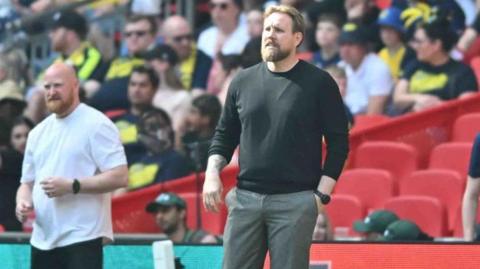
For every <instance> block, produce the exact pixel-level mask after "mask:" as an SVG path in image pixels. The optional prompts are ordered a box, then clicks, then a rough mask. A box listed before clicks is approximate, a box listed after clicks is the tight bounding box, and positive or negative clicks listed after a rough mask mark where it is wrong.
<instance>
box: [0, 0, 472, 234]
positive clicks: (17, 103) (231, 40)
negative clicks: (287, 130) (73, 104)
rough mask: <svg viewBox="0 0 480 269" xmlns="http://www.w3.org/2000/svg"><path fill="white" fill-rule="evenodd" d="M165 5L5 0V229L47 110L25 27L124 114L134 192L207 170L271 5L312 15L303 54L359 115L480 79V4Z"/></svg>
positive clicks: (204, 1) (398, 109)
mask: <svg viewBox="0 0 480 269" xmlns="http://www.w3.org/2000/svg"><path fill="white" fill-rule="evenodd" d="M165 2H169V1H142V0H131V1H127V0H101V1H95V3H94V4H86V5H78V7H76V6H73V5H72V4H71V2H70V1H67V0H63V1H62V0H57V1H49V0H36V1H35V0H30V1H20V0H11V1H8V0H0V11H1V12H0V126H1V128H0V130H1V131H0V133H1V134H0V136H1V139H2V140H1V144H0V146H1V147H2V150H1V155H0V156H1V157H0V158H1V159H0V160H1V162H0V173H1V175H7V176H5V177H3V176H2V178H1V179H2V183H4V184H3V185H4V186H5V188H4V187H2V188H1V190H2V193H3V191H5V193H7V192H11V193H10V196H11V197H10V196H8V195H7V194H5V195H3V194H1V199H2V201H1V202H0V212H2V215H0V223H2V224H4V226H6V227H7V228H8V227H14V228H13V229H18V223H17V226H15V225H12V226H10V224H8V221H10V220H11V219H12V218H13V219H14V217H13V213H12V212H10V213H5V214H3V212H9V211H8V210H3V208H2V207H3V206H5V208H10V207H11V205H10V204H8V202H5V201H7V200H9V199H12V201H11V202H12V203H13V198H12V197H13V196H14V190H15V189H16V188H17V187H18V181H16V180H15V179H16V178H19V175H20V169H21V165H19V164H21V156H22V153H23V149H24V144H25V139H26V136H27V135H28V131H29V130H31V129H32V128H33V127H34V125H35V124H37V123H39V122H40V121H42V120H43V119H44V118H45V117H46V116H47V110H46V109H45V102H44V98H45V97H44V91H43V89H42V77H43V71H42V69H41V68H40V69H38V68H37V67H38V66H37V65H38V63H34V62H33V61H31V60H29V59H30V58H29V57H31V55H29V51H28V50H26V49H24V48H22V46H20V45H18V46H17V45H16V43H15V42H17V41H18V40H17V38H16V37H17V36H18V33H20V32H21V33H26V34H27V36H33V35H38V34H40V35H45V36H48V39H49V43H50V48H51V52H52V53H51V56H50V61H47V62H45V64H44V67H46V66H47V65H48V64H50V63H51V62H67V63H69V64H71V65H72V66H74V67H75V69H76V71H77V76H78V77H79V79H80V81H81V89H82V91H81V92H82V94H81V98H82V101H83V102H85V103H87V104H89V105H91V106H93V107H95V108H97V109H98V110H100V111H103V112H105V113H106V114H107V115H108V116H109V117H110V118H111V119H112V120H113V121H114V122H115V124H116V126H117V127H118V128H119V130H120V134H121V139H122V142H123V144H124V147H125V150H126V153H127V158H128V162H129V167H130V174H129V175H130V182H129V187H128V190H132V189H138V188H141V187H145V186H149V185H151V184H154V183H158V182H163V181H167V180H171V179H175V178H178V177H182V176H185V175H187V174H189V173H191V172H193V171H201V170H202V169H204V168H205V166H206V158H207V149H208V146H209V143H210V139H211V137H212V135H213V132H214V128H215V125H216V122H217V121H218V118H219V115H220V113H221V110H222V105H223V103H224V100H225V96H226V92H227V90H228V87H229V85H230V82H231V81H232V79H233V77H234V76H235V74H236V73H237V72H238V71H239V70H241V69H243V68H248V67H250V66H252V65H254V64H256V63H258V62H260V61H261V56H260V45H261V33H262V24H263V18H262V13H263V10H264V9H265V8H266V7H267V6H268V5H274V4H287V5H293V6H295V7H296V8H297V9H299V10H300V11H301V12H302V13H303V14H304V16H305V18H306V20H307V22H308V23H307V26H308V29H307V33H306V36H305V39H306V40H305V41H306V42H303V44H302V45H301V46H300V47H299V48H298V53H299V57H300V58H301V59H303V60H305V61H309V62H311V63H312V64H314V65H316V66H318V67H319V68H324V69H326V70H327V71H328V72H329V73H330V74H331V75H332V77H333V78H334V79H335V80H336V82H337V83H338V85H339V88H340V91H341V95H342V97H343V98H344V102H345V110H346V113H347V115H348V118H349V120H350V124H351V125H353V124H354V118H355V116H357V115H371V114H384V115H388V116H397V115H402V114H404V113H411V112H416V111H421V110H424V109H428V108H431V107H434V106H437V105H439V104H441V103H443V102H445V101H448V100H452V99H456V98H462V97H464V96H468V95H470V94H472V93H473V92H476V91H477V88H478V83H477V80H476V77H475V74H474V72H473V70H472V69H471V68H470V67H469V65H468V63H463V62H462V61H461V56H462V53H463V52H464V51H465V50H466V49H468V46H469V45H470V44H471V43H472V40H473V39H474V38H475V37H476V36H477V33H478V30H480V19H478V18H476V14H475V10H476V9H475V3H474V1H455V0H393V1H391V4H390V6H388V7H382V8H383V10H381V9H380V8H379V7H378V6H377V5H376V4H375V1H373V0H343V1H342V0H323V1H313V0H278V1H273V0H198V1H193V2H194V4H193V5H192V8H195V11H196V13H195V14H196V16H195V19H194V20H193V21H189V19H191V18H187V17H185V16H183V14H180V13H175V6H171V5H170V4H167V3H165ZM119 15H120V17H122V19H121V20H120V21H122V22H123V23H118V21H119V20H118V16H119ZM99 17H107V18H110V17H111V18H115V19H111V20H108V19H107V20H95V18H99ZM26 18H30V20H27V19H26ZM19 22H20V23H19ZM28 22H29V23H28ZM19 25H20V26H19ZM477 29H478V30H477ZM111 30H113V31H111ZM112 33H113V34H112ZM37 69H38V70H37ZM9 163H12V165H7V164H9ZM7 190H10V191H7ZM124 191H125V190H124ZM122 192H123V191H122ZM119 193H120V192H119ZM9 197H10V198H9ZM3 200H5V201H3ZM180 209H182V208H181V207H179V208H178V210H180ZM9 214H10V215H9ZM4 215H5V216H4ZM7 215H9V216H7ZM9 218H10V219H9ZM402 225H403V226H402V227H405V225H406V224H402ZM15 227H16V228H15ZM318 234H320V233H318ZM321 237H323V236H321ZM327 238H330V237H328V236H327Z"/></svg>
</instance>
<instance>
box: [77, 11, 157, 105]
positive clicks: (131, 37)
mask: <svg viewBox="0 0 480 269" xmlns="http://www.w3.org/2000/svg"><path fill="white" fill-rule="evenodd" d="M156 33H157V24H156V22H155V20H154V19H153V18H152V17H147V16H136V15H134V16H131V17H129V18H128V19H127V22H126V25H125V32H124V37H125V39H126V43H127V49H128V57H118V58H115V59H114V60H113V62H112V63H111V64H110V67H109V68H108V71H107V74H106V77H105V82H104V83H103V85H101V87H99V86H100V85H84V87H85V90H86V91H87V96H91V98H90V101H89V102H90V104H91V105H92V106H94V107H95V108H97V109H98V110H100V111H108V110H113V109H127V108H128V106H129V103H128V94H127V91H128V90H127V89H128V79H129V77H130V74H131V73H132V70H133V68H135V67H137V66H140V65H143V64H144V60H143V59H141V58H140V56H141V54H142V53H144V52H145V51H147V50H149V49H152V48H153V47H154V44H155V36H156ZM97 89H98V91H97Z"/></svg>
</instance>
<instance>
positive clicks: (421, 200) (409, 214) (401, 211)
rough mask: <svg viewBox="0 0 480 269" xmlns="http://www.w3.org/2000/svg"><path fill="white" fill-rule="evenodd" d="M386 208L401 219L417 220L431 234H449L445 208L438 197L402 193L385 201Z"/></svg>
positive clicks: (435, 235) (441, 235)
mask: <svg viewBox="0 0 480 269" xmlns="http://www.w3.org/2000/svg"><path fill="white" fill-rule="evenodd" d="M385 209H387V210H390V211H393V212H395V213H396V214H397V215H398V217H399V218H401V219H407V220H410V221H413V222H415V223H416V224H417V225H418V226H419V227H420V228H421V229H422V231H424V232H425V233H427V234H428V235H430V236H433V237H443V236H447V235H448V233H447V219H446V214H445V208H444V207H443V205H442V203H441V202H440V201H439V200H438V199H437V198H433V197H429V196H420V195H401V196H397V197H393V198H390V199H389V200H388V201H387V202H386V203H385Z"/></svg>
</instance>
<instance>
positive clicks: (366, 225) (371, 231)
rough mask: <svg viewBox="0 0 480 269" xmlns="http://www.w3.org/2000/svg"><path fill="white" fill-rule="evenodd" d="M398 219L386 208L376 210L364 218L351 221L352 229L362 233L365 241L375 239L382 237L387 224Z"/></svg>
mask: <svg viewBox="0 0 480 269" xmlns="http://www.w3.org/2000/svg"><path fill="white" fill-rule="evenodd" d="M397 220H398V217H397V215H396V214H395V213H393V212H391V211H388V210H376V211H373V212H372V213H370V214H369V215H368V216H367V217H366V218H365V219H364V220H357V221H355V222H354V223H353V229H354V230H355V231H356V232H357V233H361V234H363V235H364V238H365V240H367V241H376V240H379V239H381V238H382V236H383V234H384V232H385V230H386V229H387V227H388V225H390V224H391V223H393V222H395V221H397Z"/></svg>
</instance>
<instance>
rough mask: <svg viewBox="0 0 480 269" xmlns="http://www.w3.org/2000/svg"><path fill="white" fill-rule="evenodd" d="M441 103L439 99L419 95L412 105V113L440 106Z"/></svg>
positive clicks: (432, 96)
mask: <svg viewBox="0 0 480 269" xmlns="http://www.w3.org/2000/svg"><path fill="white" fill-rule="evenodd" d="M442 102H443V101H442V100H441V99H440V98H438V97H436V96H434V95H430V94H421V95H419V96H417V97H416V101H415V104H414V105H413V108H412V110H413V111H414V112H418V111H422V110H425V109H427V108H431V107H434V106H437V105H440V104H441V103H442Z"/></svg>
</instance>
